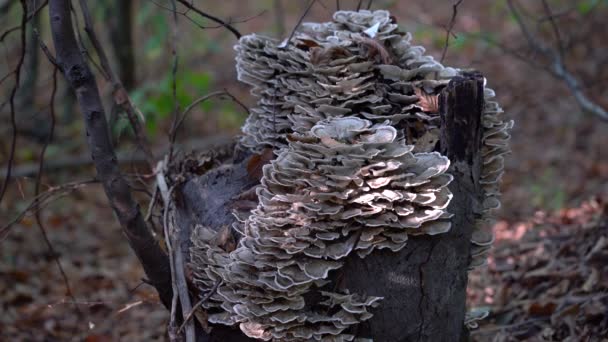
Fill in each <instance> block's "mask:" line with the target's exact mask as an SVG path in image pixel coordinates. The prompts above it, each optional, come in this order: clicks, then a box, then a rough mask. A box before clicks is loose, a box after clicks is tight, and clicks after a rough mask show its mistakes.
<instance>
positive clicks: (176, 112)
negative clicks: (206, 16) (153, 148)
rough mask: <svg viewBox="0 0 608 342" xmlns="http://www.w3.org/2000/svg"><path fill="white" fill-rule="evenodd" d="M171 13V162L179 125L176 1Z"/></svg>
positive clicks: (172, 1) (172, 5)
mask: <svg viewBox="0 0 608 342" xmlns="http://www.w3.org/2000/svg"><path fill="white" fill-rule="evenodd" d="M171 11H172V13H173V36H172V39H171V55H172V57H173V63H172V67H171V90H172V91H171V96H172V99H173V115H172V117H173V121H172V123H171V130H170V131H169V158H168V159H169V161H168V163H170V162H171V160H172V159H173V145H174V144H175V139H176V137H177V134H176V133H177V129H176V127H177V123H178V121H179V120H178V117H179V102H178V101H177V67H178V63H179V56H178V55H177V6H176V3H175V0H171Z"/></svg>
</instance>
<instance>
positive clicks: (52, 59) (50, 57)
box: [34, 29, 60, 69]
mask: <svg viewBox="0 0 608 342" xmlns="http://www.w3.org/2000/svg"><path fill="white" fill-rule="evenodd" d="M34 34H35V35H36V38H37V39H38V44H39V45H40V49H42V52H44V54H45V56H46V58H47V59H48V60H49V63H51V64H53V66H54V67H55V68H57V69H59V68H60V65H59V63H57V60H56V59H55V57H54V56H53V54H52V53H51V51H50V50H49V48H48V46H46V44H44V41H43V40H42V38H41V37H40V34H39V33H38V30H37V29H34Z"/></svg>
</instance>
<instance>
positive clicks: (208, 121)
mask: <svg viewBox="0 0 608 342" xmlns="http://www.w3.org/2000/svg"><path fill="white" fill-rule="evenodd" d="M28 3H31V4H30V6H29V8H30V9H32V13H34V12H33V11H34V9H35V8H37V7H38V6H42V5H44V4H45V2H43V1H28ZM194 3H195V4H196V6H198V7H199V8H201V9H203V10H205V11H206V13H209V14H213V15H214V16H216V17H219V18H222V19H223V20H225V21H227V22H229V23H231V24H232V25H233V26H234V27H236V28H237V29H238V30H239V31H240V32H241V33H242V34H249V33H254V32H256V33H260V34H265V35H269V36H273V37H277V38H281V39H283V38H286V37H288V36H289V34H290V33H291V31H292V29H293V28H294V26H295V25H296V23H297V22H298V20H299V19H300V17H301V16H302V13H303V12H304V10H305V8H306V6H307V5H308V2H304V1H285V0H283V1H280V0H275V1H271V0H263V1H262V0H260V1H236V0H226V1H204V2H203V1H195V2H194ZM339 3H340V6H341V9H350V10H354V9H355V8H356V7H357V6H358V3H359V2H358V1H340V2H339ZM367 3H368V1H363V5H364V7H365V6H367ZM455 3H458V5H457V7H454V6H453V5H454V4H455ZM514 3H515V4H517V5H518V7H517V9H518V10H519V12H518V15H519V16H518V15H514V13H513V12H512V11H511V10H510V8H509V6H508V4H507V1H503V0H496V1H486V0H464V1H461V2H458V1H457V2H451V1H439V0H437V1H428V0H407V1H380V0H376V1H373V2H371V8H372V9H386V10H389V11H390V12H391V13H392V14H393V15H394V16H395V17H396V18H397V21H398V23H399V24H400V27H401V28H402V30H404V31H409V32H411V33H412V36H413V42H414V44H416V45H422V46H424V47H426V48H427V52H428V53H429V54H431V55H433V56H434V57H435V58H436V59H437V60H440V59H442V56H443V55H444V54H445V56H443V64H444V65H449V66H454V67H459V68H464V69H475V70H478V71H480V72H482V73H483V75H484V76H485V77H486V78H487V80H488V84H489V86H490V87H492V88H493V89H495V90H496V93H497V98H498V101H499V102H500V103H501V105H502V106H503V108H504V109H505V112H506V113H507V118H511V119H513V120H515V128H514V129H513V131H512V136H513V137H512V140H511V147H512V150H513V152H512V155H511V156H508V157H507V159H506V160H507V161H506V170H505V176H504V178H503V185H502V189H503V197H502V209H501V210H500V211H499V212H498V217H499V220H498V221H497V223H496V225H495V227H494V229H495V233H496V239H497V241H496V243H495V245H494V248H493V251H492V252H491V254H490V259H489V262H488V267H486V268H481V269H478V270H476V271H475V272H474V273H472V274H471V275H470V277H469V291H468V292H469V303H468V304H469V307H471V308H480V309H489V312H490V315H489V317H488V318H487V319H485V320H484V321H482V322H481V323H480V327H479V328H478V329H476V330H473V331H472V333H471V335H472V338H473V340H479V341H491V340H497V341H509V340H526V339H531V340H539V339H540V338H542V337H543V336H545V337H547V336H549V337H551V338H553V339H555V338H557V339H558V340H566V339H568V338H570V340H571V341H576V340H579V338H589V339H585V340H588V341H600V340H601V339H600V337H599V336H601V335H602V334H605V333H607V332H608V331H607V330H606V329H608V318H607V317H606V312H607V310H608V309H607V306H606V304H607V303H608V301H607V298H608V294H607V292H606V291H607V290H608V276H607V274H606V266H605V264H606V262H608V225H607V220H606V213H607V208H608V202H607V201H608V148H607V146H606V145H607V144H608V118H606V117H603V118H602V116H601V115H598V113H593V112H590V111H589V110H584V109H583V108H582V106H581V102H580V101H577V100H579V99H577V98H575V96H574V93H573V89H572V87H569V86H568V84H567V82H566V81H564V79H562V78H559V77H556V75H554V74H552V71H551V66H552V63H553V62H554V61H552V60H551V58H549V57H548V56H547V55H544V54H543V53H542V51H539V50H538V49H535V48H534V46H531V44H530V41H529V40H528V38H527V37H526V34H525V32H522V30H521V27H520V24H519V21H518V20H523V21H525V23H526V24H527V26H528V28H529V29H530V30H531V31H532V34H533V35H534V37H535V39H536V40H537V41H539V42H540V43H542V44H544V45H545V46H548V47H549V48H551V49H553V50H555V51H556V52H557V53H558V54H559V55H560V56H561V62H562V63H563V65H564V66H566V67H567V70H569V72H570V73H571V74H572V75H574V76H575V77H576V79H577V80H578V82H579V85H580V87H579V88H578V90H580V91H581V92H582V93H584V94H585V96H586V98H587V99H588V100H590V101H592V102H594V103H595V104H596V105H597V106H599V107H601V108H608V91H607V90H606V89H607V88H608V87H607V86H608V50H607V49H606V47H607V46H608V27H607V26H606V24H605V18H606V17H608V1H605V0H576V1H569V0H568V1H567V0H550V1H546V2H545V1H541V0H534V1H519V2H515V1H514ZM74 6H75V7H76V4H74ZM89 7H90V11H91V14H92V20H93V23H94V28H95V30H96V32H97V36H98V38H99V39H100V40H101V44H102V46H103V47H104V49H105V51H106V53H107V54H108V59H109V61H110V63H111V64H112V66H113V68H114V70H115V72H116V73H117V74H118V76H119V78H120V79H121V80H122V83H123V85H124V86H125V88H126V90H127V91H128V92H129V95H130V97H131V99H132V101H133V102H134V105H136V107H137V108H138V110H139V112H140V114H141V116H142V117H143V119H144V125H145V130H146V132H147V134H148V136H149V137H150V140H151V142H152V150H153V152H154V153H155V155H156V156H160V155H162V154H164V153H166V152H167V150H168V146H169V139H168V132H169V130H170V127H171V118H172V115H173V112H174V106H175V103H174V96H173V95H172V94H173V92H174V91H175V98H176V99H177V102H178V105H179V107H180V108H181V109H182V110H183V109H184V108H187V107H188V106H189V105H190V104H191V103H192V102H193V101H194V100H196V99H197V98H200V97H201V96H204V95H206V94H211V93H213V92H217V91H223V90H225V91H227V92H229V93H230V94H232V96H234V97H235V98H237V99H239V101H241V102H242V103H243V104H244V105H246V106H250V105H252V104H253V103H254V99H253V97H252V96H251V95H250V94H249V88H248V87H247V86H246V85H244V84H241V83H239V82H238V81H237V80H236V70H235V62H234V55H235V53H234V51H233V48H232V47H233V46H234V45H235V44H236V39H235V37H234V35H233V34H231V33H230V32H229V31H228V30H226V29H225V28H224V27H222V26H218V25H217V24H216V23H214V22H212V21H210V20H207V19H205V18H201V17H200V16H197V15H196V14H195V13H193V12H188V13H186V14H185V15H183V14H179V15H177V26H175V25H174V18H173V14H172V13H171V10H170V2H169V1H165V0H154V1H152V0H150V1H148V0H139V1H95V2H93V1H90V2H89ZM455 8H457V12H454V9H455ZM184 9H185V8H184V7H178V11H182V12H181V13H184V12H183V11H184ZM335 9H336V2H335V1H328V0H324V1H322V0H319V1H316V2H315V3H314V4H313V6H312V7H311V10H310V12H309V13H307V15H306V18H305V19H304V21H316V22H323V21H328V20H330V19H331V15H332V14H333V12H334V11H335ZM21 17H22V9H21V6H20V5H19V1H11V0H0V32H1V33H0V34H2V36H0V59H1V62H0V122H1V124H0V165H1V170H0V179H2V182H4V179H5V177H6V174H7V167H8V163H9V159H10V158H9V157H10V149H11V139H12V128H11V122H10V108H9V107H10V103H9V102H10V101H9V99H10V98H11V92H12V91H13V89H14V86H15V79H14V72H13V70H14V69H15V67H16V66H18V65H19V63H20V62H19V60H20V58H21V32H20V30H19V25H20V21H21ZM74 17H75V18H78V19H77V20H76V19H75V21H76V22H77V23H78V25H77V26H78V27H79V29H80V30H81V31H82V32H80V34H81V35H83V37H82V41H83V43H84V49H85V50H86V52H85V54H86V55H88V56H89V58H90V59H89V64H90V66H91V68H92V70H93V71H94V72H95V73H96V74H97V81H98V86H99V89H100V90H101V92H102V97H103V99H102V100H103V102H104V105H105V108H106V112H107V113H106V114H107V116H108V121H109V122H110V125H111V136H112V140H113V142H114V147H115V149H116V151H117V155H118V159H119V161H120V164H121V167H122V170H123V172H124V173H125V175H126V176H127V177H128V179H129V181H130V183H131V185H132V187H133V190H134V192H135V195H136V197H137V199H138V200H140V203H147V202H148V201H149V198H150V196H151V193H150V191H148V190H147V189H146V184H147V183H146V182H147V181H149V179H147V178H146V175H145V172H149V171H146V170H145V168H144V167H143V164H144V162H145V156H144V154H143V153H142V151H140V150H138V149H137V147H136V144H135V140H134V137H133V134H132V130H131V127H130V126H129V121H128V120H127V118H126V116H125V115H124V113H123V112H122V110H121V109H120V108H119V107H118V106H115V105H114V104H113V100H112V95H111V91H112V89H111V88H112V87H111V83H110V82H108V81H106V80H105V79H104V77H103V76H102V75H101V74H100V69H99V67H98V66H96V65H97V64H98V63H99V59H98V57H97V55H95V53H94V49H93V47H92V46H91V43H90V41H89V40H88V39H87V38H86V37H84V31H83V25H84V24H83V21H84V20H83V18H82V17H81V13H80V11H74ZM29 21H30V22H29V24H28V29H27V30H26V32H25V41H26V50H25V52H26V53H25V55H24V57H23V61H22V67H21V75H20V78H21V79H20V84H19V88H18V89H17V91H16V93H15V96H14V101H13V102H14V103H13V105H14V111H15V118H16V125H17V131H18V135H17V144H16V149H15V153H14V158H13V162H12V164H13V165H12V179H11V180H10V182H9V183H8V187H7V190H6V193H5V195H4V198H3V199H2V201H1V202H0V228H1V227H5V225H8V223H9V222H10V221H11V220H13V219H14V218H15V217H18V215H19V213H21V212H23V211H24V210H26V209H27V208H28V206H29V205H30V203H31V202H32V199H33V198H34V197H35V193H36V191H37V190H36V178H37V174H38V169H39V160H40V152H41V149H42V148H43V146H45V142H49V144H48V146H47V147H46V151H45V165H44V168H43V170H44V174H43V176H42V178H41V182H40V189H39V191H40V192H43V191H48V190H49V189H51V190H52V189H53V188H54V187H57V186H59V185H61V184H65V183H68V182H79V181H85V180H89V179H92V178H93V177H94V175H95V170H94V167H93V164H92V162H91V161H90V153H89V151H88V148H87V145H86V142H85V134H84V128H83V120H82V116H81V112H80V110H79V108H78V105H77V103H76V102H75V97H74V96H73V94H72V93H71V90H70V89H69V88H68V86H67V84H66V82H65V79H64V78H63V76H62V75H61V74H60V73H58V74H57V75H56V85H55V81H54V80H55V76H54V67H53V65H52V64H51V63H49V61H48V59H47V57H46V56H45V54H44V52H43V51H42V50H41V48H40V44H39V39H38V38H37V35H36V32H35V31H34V30H33V28H37V32H38V34H39V37H40V40H41V41H43V42H45V44H46V45H47V46H48V47H49V49H50V50H51V51H53V44H52V39H51V33H50V30H49V18H48V9H47V8H42V9H41V10H40V11H39V12H36V13H35V15H32V18H31V19H29ZM15 28H16V29H15ZM446 36H447V37H449V43H448V45H447V50H445V47H446ZM173 50H174V51H175V54H176V56H177V61H178V63H177V65H176V67H177V69H175V73H174V72H173V70H174V69H173V68H174V67H175V65H174V61H175V59H174V55H173V53H172V51H173ZM444 50H445V51H444ZM174 75H175V80H176V87H175V89H174V87H173V76H174ZM51 106H52V108H53V109H54V121H55V122H54V125H52V120H51V119H50V115H51ZM604 113H605V110H604ZM246 117H247V112H246V111H245V110H244V109H243V108H242V106H241V104H239V103H236V102H235V101H232V100H231V99H230V98H229V97H227V96H224V98H218V97H213V98H211V99H209V100H206V101H202V102H201V103H200V104H199V105H196V106H195V107H193V109H192V111H191V112H190V113H189V115H188V117H187V119H186V121H185V123H184V124H183V125H182V126H181V128H180V130H179V131H178V133H177V135H176V136H177V142H176V143H177V148H178V149H180V150H183V151H190V150H202V149H205V148H208V147H210V146H211V145H213V144H214V143H217V142H221V141H227V140H228V139H230V137H232V136H234V135H235V134H238V133H239V132H240V127H241V125H242V124H243V123H244V120H245V118H246ZM51 127H54V128H53V131H52V140H50V141H49V133H50V131H51ZM142 174H143V176H142ZM55 195H58V196H56V197H53V199H52V201H49V202H48V203H46V204H45V205H44V208H43V209H42V210H39V211H38V213H39V214H40V218H41V221H42V223H43V225H44V228H45V231H46V235H47V237H48V240H49V242H50V244H51V245H52V247H53V249H54V253H53V252H52V251H50V250H49V247H48V244H47V243H46V242H45V237H44V236H43V234H41V232H42V230H41V229H39V227H38V225H37V222H36V219H35V216H34V213H33V212H30V213H28V214H27V215H25V216H24V217H23V218H21V219H20V220H19V221H18V223H16V224H15V225H14V226H13V227H11V228H10V231H8V232H7V234H6V235H4V234H0V236H1V239H0V340H28V341H29V340H40V341H42V340H45V341H60V340H61V341H62V340H71V339H73V340H83V339H84V340H86V341H115V340H119V339H120V340H125V341H134V340H156V339H163V338H164V336H165V334H166V323H167V321H168V317H169V312H168V311H167V310H166V309H165V308H164V307H163V306H162V305H161V304H160V302H159V300H158V297H157V294H156V292H155V291H154V289H153V288H151V287H150V286H148V285H147V284H145V282H142V278H143V276H144V275H143V271H142V269H141V267H140V265H139V263H138V261H137V259H136V258H135V256H134V255H133V253H132V252H131V250H130V249H129V246H128V244H127V243H126V241H125V238H124V235H123V233H122V232H121V229H120V226H119V224H118V223H117V221H116V219H115V217H114V215H113V213H112V211H111V209H110V207H109V206H108V204H107V199H106V197H105V195H104V194H103V189H102V187H101V185H100V184H99V183H95V182H87V183H82V184H79V185H78V186H75V187H74V188H73V189H70V191H66V192H65V193H59V194H55ZM142 210H143V211H144V212H145V211H146V208H145V207H143V206H142ZM156 228H157V229H160V228H159V227H156ZM57 261H59V262H60V263H61V265H62V266H63V269H64V270H65V279H67V283H69V287H70V291H71V296H68V291H67V290H66V280H65V279H64V276H62V274H61V272H60V271H59V269H58V267H57V264H56V262H57ZM598 329H599V330H598ZM602 329H603V330H602ZM604 336H605V335H604ZM551 338H549V340H551Z"/></svg>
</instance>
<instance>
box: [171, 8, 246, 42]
mask: <svg viewBox="0 0 608 342" xmlns="http://www.w3.org/2000/svg"><path fill="white" fill-rule="evenodd" d="M178 1H179V3H180V4H182V5H184V6H185V7H186V8H188V9H189V10H192V11H194V12H196V14H198V15H200V16H201V17H203V18H207V19H209V20H211V21H214V22H216V23H218V24H220V25H222V26H223V27H225V28H226V29H228V30H229V31H230V32H232V34H234V36H235V37H236V39H240V38H241V36H242V35H241V33H240V32H239V31H238V30H237V29H235V28H234V26H232V25H230V24H229V23H227V22H225V21H223V20H222V19H220V18H217V17H215V16H213V15H211V14H208V13H206V12H203V11H201V10H200V9H198V8H197V7H195V6H194V5H193V4H192V2H191V1H187V0H178Z"/></svg>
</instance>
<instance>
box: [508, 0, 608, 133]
mask: <svg viewBox="0 0 608 342" xmlns="http://www.w3.org/2000/svg"><path fill="white" fill-rule="evenodd" d="M507 5H508V7H509V11H510V12H511V14H512V15H513V18H514V19H515V21H516V22H517V25H518V26H519V29H520V31H521V33H522V34H523V35H524V37H525V38H526V41H527V43H528V46H529V47H530V49H532V50H533V51H535V52H537V53H538V54H540V55H541V56H543V57H545V58H546V59H547V60H548V61H549V67H548V68H547V70H548V72H549V73H550V74H551V75H553V76H554V77H555V78H557V79H559V80H561V81H562V82H564V84H565V85H566V86H567V87H568V89H570V92H571V93H572V95H574V98H575V99H576V101H577V102H578V104H579V106H580V107H581V108H582V109H583V110H584V111H586V112H589V113H591V114H594V115H596V116H597V117H599V118H600V119H602V120H605V121H608V111H607V110H606V109H605V108H603V107H601V106H600V105H599V104H597V103H596V102H594V101H593V100H591V99H590V98H589V97H587V95H586V94H585V92H584V87H583V86H582V85H581V84H580V81H579V80H578V79H577V78H576V77H575V76H574V75H573V74H572V73H571V72H570V71H569V70H568V68H567V67H566V65H565V64H564V61H563V59H562V57H561V56H560V53H559V51H555V50H554V49H553V48H551V47H549V46H547V45H545V44H544V43H543V42H542V41H541V40H540V39H538V38H537V37H536V36H535V35H534V34H533V33H532V32H531V31H530V30H529V29H528V26H527V25H526V23H525V22H524V21H523V19H522V17H521V15H520V13H519V10H518V9H517V8H516V6H515V4H514V2H513V0H507ZM545 10H546V11H548V12H547V13H546V14H547V16H549V17H551V15H552V14H551V10H550V8H549V7H548V6H546V7H545ZM556 36H557V37H556V39H559V40H561V38H560V37H559V34H558V33H556ZM561 44H563V43H560V42H558V46H560V45H561Z"/></svg>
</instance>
